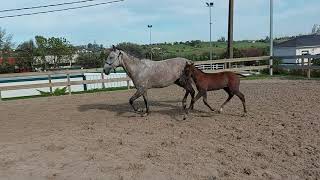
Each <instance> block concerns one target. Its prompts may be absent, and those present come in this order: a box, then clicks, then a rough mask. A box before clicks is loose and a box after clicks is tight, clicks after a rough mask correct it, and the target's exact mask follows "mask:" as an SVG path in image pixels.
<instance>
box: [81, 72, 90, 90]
mask: <svg viewBox="0 0 320 180" xmlns="http://www.w3.org/2000/svg"><path fill="white" fill-rule="evenodd" d="M81 76H82V80H83V90H84V91H87V90H88V87H87V84H86V83H85V82H84V81H86V80H87V77H86V76H85V75H84V73H81Z"/></svg>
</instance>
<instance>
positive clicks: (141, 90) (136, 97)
mask: <svg viewBox="0 0 320 180" xmlns="http://www.w3.org/2000/svg"><path fill="white" fill-rule="evenodd" d="M144 92H145V90H144V89H143V88H140V89H137V92H136V93H135V94H134V95H133V96H132V97H131V98H130V100H129V103H130V105H131V106H132V108H133V110H134V111H138V109H137V108H136V107H135V106H134V105H133V102H134V101H135V100H136V99H138V98H139V97H140V96H142V95H143V93H144Z"/></svg>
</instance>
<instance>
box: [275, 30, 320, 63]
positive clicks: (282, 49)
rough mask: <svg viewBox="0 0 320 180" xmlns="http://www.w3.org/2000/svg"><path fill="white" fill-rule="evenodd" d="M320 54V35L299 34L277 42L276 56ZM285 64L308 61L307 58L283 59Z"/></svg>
mask: <svg viewBox="0 0 320 180" xmlns="http://www.w3.org/2000/svg"><path fill="white" fill-rule="evenodd" d="M306 54H308V55H319V54H320V35H317V34H311V35H303V36H297V37H295V38H293V39H290V40H288V41H284V42H281V43H279V44H276V45H275V47H274V56H297V55H306ZM283 63H284V64H296V63H299V64H300V63H301V64H302V63H303V64H306V63H308V60H307V59H301V58H300V59H283Z"/></svg>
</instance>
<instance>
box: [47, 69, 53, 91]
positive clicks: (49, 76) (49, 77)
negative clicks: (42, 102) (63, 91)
mask: <svg viewBox="0 0 320 180" xmlns="http://www.w3.org/2000/svg"><path fill="white" fill-rule="evenodd" d="M48 80H49V88H50V94H51V95H53V91H52V78H51V75H50V74H48Z"/></svg>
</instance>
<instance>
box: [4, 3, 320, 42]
mask: <svg viewBox="0 0 320 180" xmlns="http://www.w3.org/2000/svg"><path fill="white" fill-rule="evenodd" d="M69 1H73V0H69ZM69 1H65V0H10V1H3V2H1V7H0V10H1V9H11V8H20V7H29V6H36V5H45V4H54V3H62V2H69ZM106 1H108V0H96V2H95V3H98V2H106ZM205 2H207V1H204V0H160V1H158V0H157V1H156V0H124V1H123V2H119V3H114V4H108V5H101V6H97V7H89V8H85V9H78V10H70V11H65V12H56V13H49V14H42V15H33V16H24V17H16V18H5V19H0V27H1V28H4V29H6V31H7V32H8V33H10V34H12V35H13V41H14V42H15V43H16V44H19V43H21V42H22V41H26V40H30V39H33V38H34V36H36V35H43V36H45V37H52V36H54V37H65V38H67V40H69V41H70V42H71V43H72V44H76V45H82V44H88V43H92V42H96V43H98V44H103V45H105V46H110V45H112V44H117V43H120V42H133V43H138V44H148V43H149V29H148V28H147V25H148V24H152V25H153V27H152V42H153V43H160V42H175V41H188V40H203V41H208V40H209V8H208V7H206V4H205ZM213 2H214V7H213V8H212V21H213V24H212V37H213V38H212V39H213V40H217V39H218V38H219V37H222V36H223V37H227V29H228V27H227V23H228V0H213ZM87 4H90V3H87ZM83 5H86V4H83ZM73 6H79V4H78V5H73ZM73 6H69V7H73ZM65 7H66V6H64V7H63V8H65ZM319 7H320V1H319V0H307V1H305V0H274V33H275V36H276V37H280V36H286V35H298V34H306V33H309V32H311V29H312V26H313V24H320V19H319V15H320V11H319ZM59 8H61V7H55V8H50V10H52V9H59ZM42 10H47V9H42ZM36 11H39V10H33V11H20V12H10V13H9V12H4V13H0V16H4V15H13V14H19V13H26V12H36ZM268 35H269V0H235V11H234V39H235V40H245V39H250V40H254V39H261V38H265V37H266V36H268Z"/></svg>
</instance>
